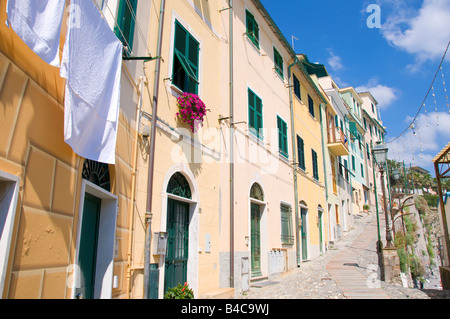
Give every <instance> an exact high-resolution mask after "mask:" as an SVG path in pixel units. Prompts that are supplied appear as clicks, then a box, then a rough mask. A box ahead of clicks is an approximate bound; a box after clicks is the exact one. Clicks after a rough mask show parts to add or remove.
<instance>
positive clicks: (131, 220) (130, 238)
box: [126, 64, 147, 299]
mask: <svg viewBox="0 0 450 319" xmlns="http://www.w3.org/2000/svg"><path fill="white" fill-rule="evenodd" d="M143 71H144V75H145V64H144V67H143ZM145 79H146V78H145V77H144V76H141V77H140V78H139V102H138V103H139V106H138V109H137V111H136V113H137V114H136V135H135V141H134V148H133V151H134V163H133V175H132V182H131V187H132V189H131V198H132V202H133V207H132V208H131V214H130V217H129V221H128V222H129V225H128V253H127V255H128V256H127V257H128V258H127V295H126V296H127V299H130V283H131V272H132V265H131V258H132V252H131V250H132V248H133V245H132V241H133V223H134V213H135V206H136V204H135V202H134V197H135V194H136V167H137V157H138V155H137V152H138V150H137V146H138V141H139V129H140V127H141V110H142V101H143V90H144V85H147V83H146V80H145Z"/></svg>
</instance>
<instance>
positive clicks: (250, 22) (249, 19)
mask: <svg viewBox="0 0 450 319" xmlns="http://www.w3.org/2000/svg"><path fill="white" fill-rule="evenodd" d="M245 21H246V26H247V33H246V34H247V37H248V38H249V39H250V41H252V43H253V44H254V45H255V46H256V47H257V48H258V50H259V25H258V23H256V20H255V17H254V16H253V14H251V13H250V12H249V11H248V10H246V11H245Z"/></svg>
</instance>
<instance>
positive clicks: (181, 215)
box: [164, 199, 189, 292]
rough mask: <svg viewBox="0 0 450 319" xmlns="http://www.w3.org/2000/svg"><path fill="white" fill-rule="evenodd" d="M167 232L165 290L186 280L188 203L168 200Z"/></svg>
mask: <svg viewBox="0 0 450 319" xmlns="http://www.w3.org/2000/svg"><path fill="white" fill-rule="evenodd" d="M167 232H168V239H167V251H166V266H165V275H164V277H165V283H164V291H165V292H167V290H168V289H169V288H173V287H176V286H177V285H178V284H179V283H180V284H182V285H183V284H184V283H185V282H186V281H187V262H188V250H189V204H187V203H184V202H179V201H176V200H173V199H169V200H168V208H167Z"/></svg>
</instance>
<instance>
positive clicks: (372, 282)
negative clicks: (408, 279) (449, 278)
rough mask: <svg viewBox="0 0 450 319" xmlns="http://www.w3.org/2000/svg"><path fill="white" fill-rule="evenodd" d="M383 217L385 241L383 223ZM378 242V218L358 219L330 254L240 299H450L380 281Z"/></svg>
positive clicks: (437, 292) (444, 293) (434, 292)
mask: <svg viewBox="0 0 450 319" xmlns="http://www.w3.org/2000/svg"><path fill="white" fill-rule="evenodd" d="M380 215H381V216H380V223H381V229H382V231H381V237H382V238H383V236H384V232H383V230H384V219H383V218H382V215H383V214H380ZM376 241H377V220H376V214H367V215H359V216H357V217H356V218H355V224H354V227H353V228H352V229H351V230H350V231H349V232H347V233H345V234H344V236H343V237H342V238H341V239H340V241H339V242H337V243H336V244H335V245H334V247H333V248H331V249H330V250H328V251H327V253H325V254H323V255H322V256H320V257H318V258H316V259H314V260H312V261H308V262H304V263H302V265H301V267H300V268H297V269H294V270H292V271H290V272H289V273H287V274H285V275H283V276H281V277H278V278H276V279H272V280H271V281H268V282H267V285H261V286H262V287H255V286H252V287H251V288H250V290H249V291H248V292H246V293H244V294H242V295H241V296H240V298H239V299H350V298H356V299H369V298H371V299H432V298H440V299H442V298H450V294H448V292H447V291H442V290H431V289H425V290H419V289H413V288H403V287H401V286H398V285H393V284H387V283H385V282H382V281H380V280H379V275H380V272H379V268H378V255H377V253H376Z"/></svg>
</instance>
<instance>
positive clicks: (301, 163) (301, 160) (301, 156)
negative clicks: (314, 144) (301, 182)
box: [297, 135, 306, 170]
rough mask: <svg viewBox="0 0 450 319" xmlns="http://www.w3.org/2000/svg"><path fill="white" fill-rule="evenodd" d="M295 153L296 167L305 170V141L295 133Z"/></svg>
mask: <svg viewBox="0 0 450 319" xmlns="http://www.w3.org/2000/svg"><path fill="white" fill-rule="evenodd" d="M297 153H298V167H300V168H301V169H302V170H305V168H306V167H305V143H304V142H303V139H302V138H301V137H300V136H298V135H297Z"/></svg>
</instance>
